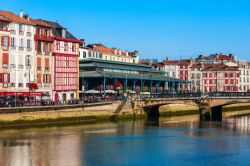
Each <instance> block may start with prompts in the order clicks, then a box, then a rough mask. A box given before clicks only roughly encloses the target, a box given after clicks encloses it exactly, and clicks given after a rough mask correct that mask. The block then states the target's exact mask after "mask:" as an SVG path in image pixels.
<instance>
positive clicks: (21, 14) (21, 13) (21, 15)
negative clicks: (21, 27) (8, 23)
mask: <svg viewBox="0 0 250 166" xmlns="http://www.w3.org/2000/svg"><path fill="white" fill-rule="evenodd" d="M19 16H20V17H22V18H23V10H20V14H19Z"/></svg>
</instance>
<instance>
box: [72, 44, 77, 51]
mask: <svg viewBox="0 0 250 166" xmlns="http://www.w3.org/2000/svg"><path fill="white" fill-rule="evenodd" d="M72 52H76V44H75V43H72Z"/></svg>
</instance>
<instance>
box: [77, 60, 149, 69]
mask: <svg viewBox="0 0 250 166" xmlns="http://www.w3.org/2000/svg"><path fill="white" fill-rule="evenodd" d="M81 62H99V63H107V64H118V65H126V66H137V67H145V68H151V69H152V68H153V67H152V66H150V65H144V64H136V63H127V62H119V61H108V60H103V59H82V60H80V61H79V63H80V64H81Z"/></svg>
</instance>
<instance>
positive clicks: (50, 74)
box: [49, 74, 51, 83]
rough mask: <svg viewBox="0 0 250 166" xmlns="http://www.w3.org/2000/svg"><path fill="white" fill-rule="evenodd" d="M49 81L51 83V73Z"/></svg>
mask: <svg viewBox="0 0 250 166" xmlns="http://www.w3.org/2000/svg"><path fill="white" fill-rule="evenodd" d="M49 83H51V74H49Z"/></svg>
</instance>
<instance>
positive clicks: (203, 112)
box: [134, 96, 250, 121]
mask: <svg viewBox="0 0 250 166" xmlns="http://www.w3.org/2000/svg"><path fill="white" fill-rule="evenodd" d="M237 103H250V96H249V97H248V96H245V97H238V96H230V97H209V96H207V97H177V98H144V99H140V100H135V101H134V104H135V107H134V108H135V109H143V110H144V111H145V112H146V113H147V115H148V117H149V118H155V117H159V116H160V113H159V107H160V106H163V105H167V104H186V105H192V106H197V107H198V108H199V111H200V117H201V120H215V121H217V120H222V107H223V106H226V105H231V104H237Z"/></svg>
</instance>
